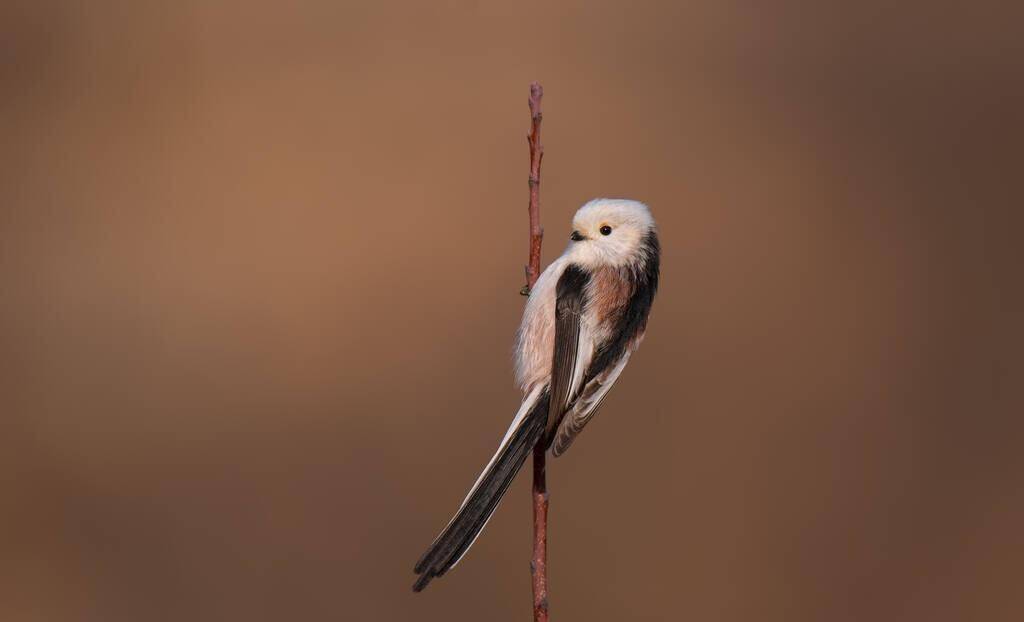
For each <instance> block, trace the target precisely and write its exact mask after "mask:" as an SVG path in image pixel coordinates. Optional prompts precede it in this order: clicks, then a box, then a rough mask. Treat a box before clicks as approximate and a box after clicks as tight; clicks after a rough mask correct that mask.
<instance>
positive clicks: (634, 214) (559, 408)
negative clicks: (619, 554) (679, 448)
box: [413, 199, 660, 592]
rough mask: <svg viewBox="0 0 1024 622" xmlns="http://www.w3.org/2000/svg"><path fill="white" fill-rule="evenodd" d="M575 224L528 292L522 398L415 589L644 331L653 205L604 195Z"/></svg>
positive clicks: (453, 560) (651, 276)
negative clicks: (562, 248)
mask: <svg viewBox="0 0 1024 622" xmlns="http://www.w3.org/2000/svg"><path fill="white" fill-rule="evenodd" d="M572 225H573V231H572V235H571V236H570V237H569V239H570V240H571V241H570V242H569V246H568V247H567V248H566V249H565V252H564V253H562V256H561V257H559V258H558V259H556V260H555V261H554V262H552V263H551V265H549V266H548V267H547V269H546V270H544V272H543V273H542V274H541V275H540V278H538V279H537V283H536V285H535V286H534V288H533V290H532V291H531V292H530V297H529V299H528V300H527V303H526V310H525V311H524V313H523V321H522V324H521V325H520V327H519V332H518V334H517V337H516V348H515V362H516V380H517V382H518V384H519V386H520V388H522V390H523V393H524V395H525V397H524V398H523V403H522V405H521V406H520V407H519V412H517V413H516V416H515V418H514V419H513V420H512V425H511V426H510V427H509V429H508V431H507V432H506V433H505V437H504V438H503V439H502V440H501V444H500V445H499V446H498V451H497V452H496V453H495V454H494V457H492V458H491V461H490V462H488V463H487V466H486V467H485V468H484V470H483V472H482V473H481V474H480V477H478V478H477V480H476V483H475V484H473V487H472V488H471V489H470V491H469V494H468V495H467V496H466V498H465V500H464V501H463V502H462V505H461V506H460V507H459V510H458V512H456V513H455V516H454V517H452V519H451V521H449V522H448V525H447V526H446V527H445V528H444V530H443V531H442V532H441V534H440V535H438V536H437V538H436V539H435V540H434V542H433V543H432V544H431V545H430V547H429V548H428V549H427V551H426V553H424V554H423V557H421V558H420V560H419V561H418V562H417V563H416V567H415V572H416V574H418V575H420V576H419V579H417V581H416V583H415V585H414V586H413V590H415V591H417V592H419V591H420V590H422V589H423V588H425V587H426V586H427V584H428V583H430V581H431V580H432V579H433V578H434V577H439V576H441V575H443V574H444V573H446V572H448V570H450V569H451V568H453V567H454V566H455V564H457V563H458V562H459V560H460V559H462V556H463V555H465V554H466V551H468V550H469V547H470V546H472V545H473V542H474V541H475V540H476V538H477V536H479V535H480V532H481V530H483V528H484V526H485V525H486V524H487V521H488V519H490V517H491V514H493V513H494V509H495V508H496V507H497V506H498V502H499V501H501V497H502V495H504V494H505V491H506V490H507V489H508V487H509V484H511V483H512V479H513V478H514V477H515V476H516V473H517V472H518V471H519V468H520V467H521V466H522V465H523V461H524V460H526V456H528V455H529V454H530V453H531V451H532V450H533V447H534V445H536V444H537V443H543V446H544V447H545V448H548V449H550V450H551V452H552V453H553V454H554V455H555V456H559V455H561V454H562V453H564V452H565V450H567V449H568V448H569V445H571V444H572V442H573V441H574V440H575V439H576V436H577V435H579V433H580V431H581V430H582V429H583V426H585V425H586V424H587V422H588V421H590V420H591V419H592V418H593V417H594V414H595V413H596V412H597V410H598V408H599V407H600V406H601V402H602V401H603V400H604V398H605V396H606V395H607V394H608V390H609V389H611V387H612V385H613V384H614V383H615V381H616V379H618V377H619V374H621V373H622V369H623V368H624V367H625V366H626V363H627V362H628V361H629V357H630V355H631V354H632V353H633V352H634V351H635V350H636V349H637V347H638V346H639V345H640V341H641V340H642V339H643V337H644V331H645V329H646V327H647V315H648V313H649V312H650V310H651V303H652V302H653V301H654V293H655V291H656V290H657V288H658V264H659V255H660V248H659V245H658V236H657V232H656V228H655V224H654V219H653V218H652V216H651V212H650V210H648V209H647V206H646V205H644V204H643V203H639V202H637V201H628V200H622V199H596V200H593V201H591V202H589V203H587V204H586V205H584V206H583V207H581V208H580V209H579V210H578V211H577V212H576V215H575V216H574V217H573V221H572Z"/></svg>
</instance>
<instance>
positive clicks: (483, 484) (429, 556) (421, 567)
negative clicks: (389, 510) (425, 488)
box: [412, 388, 548, 592]
mask: <svg viewBox="0 0 1024 622" xmlns="http://www.w3.org/2000/svg"><path fill="white" fill-rule="evenodd" d="M547 415H548V392H547V389H546V388H545V389H535V390H534V391H532V392H531V393H530V394H529V395H528V396H527V397H526V399H525V400H523V404H522V406H521V407H520V408H519V412H518V413H516V417H515V419H513V421H512V425H511V426H510V427H509V429H508V432H506V433H505V438H503V439H502V441H501V445H499V446H498V451H497V452H496V453H495V454H494V457H492V458H491V461H490V462H489V463H488V464H487V466H486V467H485V468H484V470H483V472H482V473H481V474H480V477H479V478H477V480H476V483H475V484H474V485H473V488H472V489H470V491H469V494H468V495H467V496H466V499H465V500H464V501H463V502H462V505H461V506H460V507H459V511H458V512H456V513H455V516H453V517H452V520H451V521H450V522H449V523H448V526H447V527H445V528H444V531H442V532H441V534H440V535H439V536H437V538H436V539H435V540H434V542H433V543H432V544H431V545H430V547H429V548H428V549H427V551H426V552H425V553H424V554H423V557H421V558H420V560H419V561H418V562H416V567H415V569H414V570H415V572H416V574H418V575H420V577H419V579H417V580H416V583H415V584H414V585H413V587H412V589H413V591H414V592H419V591H421V590H422V589H423V588H425V587H427V584H428V583H430V581H431V580H433V578H434V577H439V576H441V575H443V574H444V573H446V572H448V571H449V570H451V569H452V568H453V567H455V564H457V563H459V560H460V559H462V556H463V555H465V554H466V551H468V550H469V547H471V546H473V542H474V541H475V540H476V538H477V536H479V535H480V532H481V531H482V530H483V528H484V526H485V525H486V524H487V521H488V520H489V519H490V517H491V514H493V513H494V510H495V508H497V507H498V502H499V501H501V497H502V496H503V495H504V494H505V491H506V490H508V487H509V484H511V483H512V480H513V479H514V478H515V476H516V473H518V472H519V469H520V467H522V466H523V462H524V461H525V460H526V456H528V455H529V454H530V451H531V450H532V449H533V446H534V445H536V444H537V441H539V440H540V437H541V436H542V435H543V434H544V428H545V426H546V424H547Z"/></svg>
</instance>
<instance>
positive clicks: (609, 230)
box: [601, 225, 612, 235]
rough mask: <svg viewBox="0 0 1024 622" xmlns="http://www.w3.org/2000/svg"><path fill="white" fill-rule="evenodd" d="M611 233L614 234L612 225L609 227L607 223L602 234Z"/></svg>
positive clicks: (602, 229)
mask: <svg viewBox="0 0 1024 622" xmlns="http://www.w3.org/2000/svg"><path fill="white" fill-rule="evenodd" d="M611 234H612V228H611V227H609V226H608V225H605V226H603V227H601V235H611Z"/></svg>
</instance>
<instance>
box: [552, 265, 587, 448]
mask: <svg viewBox="0 0 1024 622" xmlns="http://www.w3.org/2000/svg"><path fill="white" fill-rule="evenodd" d="M589 281H590V275H589V273H587V272H586V271H585V270H583V269H582V268H580V267H578V266H575V265H570V266H569V267H567V268H566V269H565V271H564V272H562V276H561V277H560V278H559V279H558V286H557V288H556V299H555V346H554V352H553V354H552V360H551V403H550V405H549V407H548V422H547V429H546V430H545V433H544V438H545V441H544V442H545V447H546V446H548V445H550V444H551V439H552V437H553V435H554V431H555V430H556V429H558V424H559V422H561V420H562V417H563V416H564V415H565V411H566V408H567V407H568V406H569V403H570V402H571V401H572V399H573V398H574V397H575V396H574V395H573V392H574V391H573V386H572V379H573V377H574V376H575V372H576V365H577V359H578V355H577V353H578V351H579V339H580V321H581V316H582V315H583V306H584V304H585V303H586V300H585V298H586V288H587V283H588V282H589Z"/></svg>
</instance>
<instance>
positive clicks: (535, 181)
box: [522, 82, 548, 622]
mask: <svg viewBox="0 0 1024 622" xmlns="http://www.w3.org/2000/svg"><path fill="white" fill-rule="evenodd" d="M543 96H544V88H543V87H541V85H540V83H538V82H533V83H531V84H530V133H529V135H527V137H526V139H527V142H529V144H530V179H529V183H530V208H529V209H530V260H529V261H530V262H529V263H528V264H527V266H526V287H524V288H523V292H522V293H524V294H527V295H529V293H530V290H531V289H533V286H534V285H535V284H536V283H537V277H539V276H540V247H541V242H542V241H543V239H544V230H543V229H541V227H540V162H541V160H542V159H543V158H544V146H543V145H541V143H540V122H541V120H542V119H543V118H544V116H543V115H542V114H541V111H540V100H541V98H542V97H543ZM545 458H546V456H545V449H544V443H543V442H541V443H538V444H537V446H536V447H534V448H533V490H532V497H533V558H532V559H531V561H530V574H531V575H532V577H533V620H534V622H548V485H547V476H546V471H545V469H546V466H545Z"/></svg>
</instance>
